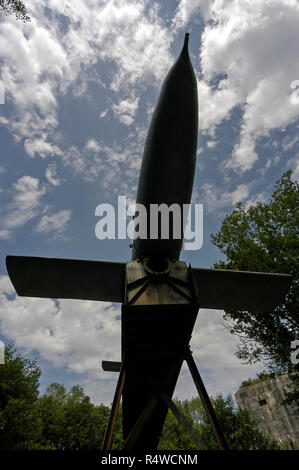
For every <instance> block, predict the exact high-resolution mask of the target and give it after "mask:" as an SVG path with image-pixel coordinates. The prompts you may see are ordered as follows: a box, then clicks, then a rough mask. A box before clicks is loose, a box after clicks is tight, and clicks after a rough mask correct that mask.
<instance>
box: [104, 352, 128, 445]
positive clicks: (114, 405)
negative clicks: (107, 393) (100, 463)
mask: <svg viewBox="0 0 299 470" xmlns="http://www.w3.org/2000/svg"><path fill="white" fill-rule="evenodd" d="M125 378H126V370H125V364H124V361H123V362H122V364H121V368H120V373H119V376H118V381H117V386H116V390H115V394H114V398H113V403H112V407H111V412H110V416H109V421H108V425H107V428H106V431H105V436H104V440H103V444H102V450H108V449H110V446H111V442H112V435H113V431H114V427H115V423H116V418H117V413H118V408H119V403H120V399H121V394H122V391H123V388H124V383H125Z"/></svg>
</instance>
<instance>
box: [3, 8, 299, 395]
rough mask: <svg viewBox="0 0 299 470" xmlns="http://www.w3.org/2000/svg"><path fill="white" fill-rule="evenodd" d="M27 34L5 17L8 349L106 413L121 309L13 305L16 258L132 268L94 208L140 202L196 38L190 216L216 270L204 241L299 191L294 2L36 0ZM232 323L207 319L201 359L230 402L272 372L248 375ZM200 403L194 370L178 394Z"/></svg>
mask: <svg viewBox="0 0 299 470" xmlns="http://www.w3.org/2000/svg"><path fill="white" fill-rule="evenodd" d="M26 5H28V11H29V14H30V16H31V18H32V21H31V22H30V23H27V24H23V23H21V22H20V21H16V20H15V19H14V18H13V17H5V16H1V17H0V21H1V27H0V57H1V58H0V80H1V83H2V84H4V91H5V102H4V103H3V104H0V139H1V150H0V156H1V157H0V158H1V159H0V200H1V206H0V246H1V258H0V270H1V271H0V274H1V277H0V339H2V340H3V341H4V342H5V343H8V342H14V343H15V345H16V346H17V347H18V348H20V349H22V351H24V352H25V353H26V354H27V355H28V356H29V357H37V358H38V361H39V363H40V365H41V367H42V370H43V376H42V380H41V385H42V387H41V390H44V387H45V386H46V385H47V384H49V383H51V382H53V381H58V382H61V383H64V384H65V385H67V386H70V385H72V384H77V383H80V384H81V385H83V386H84V387H85V390H86V392H87V393H88V394H90V396H91V398H92V400H94V401H95V402H100V403H101V402H104V403H110V402H111V400H112V396H113V391H114V387H115V383H116V379H117V377H115V375H114V374H111V373H110V374H109V373H107V372H103V371H102V370H101V366H100V364H101V361H102V360H103V359H104V360H119V358H120V321H119V313H120V306H119V305H117V304H109V303H103V302H101V303H100V302H84V301H73V300H59V301H56V300H53V299H29V298H20V297H17V296H15V293H14V289H13V287H12V285H11V283H10V281H9V279H8V276H7V272H6V268H5V256H6V255H7V254H23V255H33V256H53V257H65V258H81V259H102V260H111V261H118V260H120V261H127V260H130V248H129V243H130V240H129V239H127V240H103V241H100V240H98V239H97V238H96V236H95V225H96V222H97V218H96V217H95V209H96V207H97V205H98V204H101V203H111V204H113V205H115V206H116V202H117V196H118V195H125V196H126V197H127V199H128V201H129V202H131V201H134V198H135V195H136V188H137V182H138V174H139V168H140V164H141V157H142V152H143V146H144V141H145V137H146V132H147V129H148V126H149V123H150V119H151V114H152V111H153V108H154V106H155V103H156V100H157V97H158V94H159V90H160V87H161V83H162V81H163V78H164V76H165V74H166V73H167V71H168V69H169V67H170V66H171V65H172V63H173V62H174V60H175V59H176V57H177V55H178V53H179V51H180V49H181V47H182V44H183V38H184V34H185V32H190V41H189V51H190V56H191V60H192V63H193V66H194V69H195V72H196V75H197V79H198V99H199V136H198V155H197V167H196V175H195V183H194V189H193V202H197V203H202V204H203V207H204V241H203V247H202V248H201V249H200V250H198V251H186V252H182V259H183V260H185V261H188V262H191V264H192V265H193V266H201V267H210V266H211V265H212V264H213V263H215V262H216V261H218V260H219V259H220V253H219V251H218V250H217V249H216V248H215V247H213V245H212V244H211V243H210V241H209V235H210V234H211V233H215V232H216V231H217V230H218V229H219V227H220V224H221V220H222V219H223V217H224V216H225V214H227V213H229V212H230V211H231V210H232V209H233V207H234V204H235V203H236V202H237V201H242V202H243V203H244V205H245V206H246V207H248V206H249V205H250V204H254V203H255V202H257V201H264V200H267V198H268V197H269V195H270V194H271V192H272V189H273V185H274V184H275V182H276V181H277V180H278V179H279V178H280V176H281V175H282V174H283V172H284V171H286V170H287V169H289V168H291V169H292V170H293V178H298V175H299V165H298V155H299V152H298V141H299V138H298V115H299V97H298V91H296V86H297V85H299V82H298V84H297V85H296V80H299V63H298V43H299V5H298V2H297V1H296V0H279V1H278V0H267V1H263V2H261V1H258V0H251V1H247V0H239V1H237V0H231V1H221V0H201V1H198V0H181V1H179V0H172V1H148V0H131V1H129V0H105V1H95V0H86V1H84V2H82V1H78V0H72V1H67V0H65V1H58V0H48V1H46V0H45V1H40V0H38V1H37V0H31V1H26ZM222 313H223V312H221V311H212V310H200V311H199V315H198V320H197V323H196V326H195V329H194V334H193V337H192V343H191V345H192V350H193V352H194V356H195V359H196V360H197V362H198V365H199V368H200V371H201V373H202V376H203V379H204V381H205V383H206V386H207V389H208V391H209V393H210V394H216V393H219V392H223V393H233V392H235V391H236V390H237V388H238V386H239V385H240V383H241V381H242V380H244V379H246V378H247V377H249V376H254V375H255V374H256V372H258V371H260V370H262V369H263V368H264V366H263V364H256V365H254V366H246V365H243V364H242V363H241V362H240V361H239V360H238V359H236V357H235V356H234V352H235V350H236V345H237V338H235V337H232V336H231V335H230V334H229V333H228V332H227V331H225V329H224V326H223V322H222ZM175 394H176V396H178V397H179V398H182V399H183V398H189V397H191V396H192V395H195V394H196V391H195V389H194V387H193V384H192V380H191V378H190V377H189V373H188V371H187V369H186V368H185V367H184V368H183V370H182V373H181V376H180V378H179V382H178V385H177V389H176V392H175Z"/></svg>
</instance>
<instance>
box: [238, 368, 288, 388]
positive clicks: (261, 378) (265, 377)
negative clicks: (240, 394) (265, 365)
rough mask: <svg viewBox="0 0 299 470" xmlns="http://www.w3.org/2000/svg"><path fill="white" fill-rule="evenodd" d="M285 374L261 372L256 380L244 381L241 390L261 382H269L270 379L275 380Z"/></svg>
mask: <svg viewBox="0 0 299 470" xmlns="http://www.w3.org/2000/svg"><path fill="white" fill-rule="evenodd" d="M282 374H284V372H279V373H277V374H276V373H275V372H267V371H263V372H260V373H259V374H257V376H256V378H255V379H251V378H249V379H247V380H244V381H243V382H242V383H241V385H240V388H242V387H248V386H249V385H254V384H257V383H260V382H264V381H265V380H268V379H274V378H275V377H276V376H277V375H282Z"/></svg>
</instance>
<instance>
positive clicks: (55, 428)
mask: <svg viewBox="0 0 299 470" xmlns="http://www.w3.org/2000/svg"><path fill="white" fill-rule="evenodd" d="M36 409H37V410H38V414H39V416H40V418H41V422H42V435H43V437H44V439H45V440H46V441H48V442H50V443H51V445H53V446H54V447H55V449H57V450H78V449H80V450H91V449H100V448H101V444H102V440H103V436H104V431H105V426H106V423H107V420H108V417H109V408H108V407H105V406H103V405H100V406H96V405H94V404H92V403H91V402H90V399H89V397H88V396H87V395H85V393H84V391H83V388H82V387H80V386H78V385H76V386H74V387H72V388H71V389H70V391H67V390H66V389H65V387H64V386H63V385H60V384H57V383H54V384H51V385H50V386H49V387H48V388H47V390H46V392H45V394H44V395H43V396H41V397H40V398H39V399H38V401H37V403H36Z"/></svg>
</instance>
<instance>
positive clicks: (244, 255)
mask: <svg viewBox="0 0 299 470" xmlns="http://www.w3.org/2000/svg"><path fill="white" fill-rule="evenodd" d="M291 174H292V172H291V171H290V170H289V171H287V172H286V173H284V174H283V175H282V177H281V179H280V180H279V181H277V183H276V185H275V187H274V191H273V193H272V195H271V197H270V200H269V201H268V202H267V203H266V202H259V203H256V204H255V205H252V206H250V207H249V208H248V209H244V207H243V206H242V204H241V203H240V202H239V203H237V204H236V207H235V209H234V210H233V211H232V212H231V213H230V214H228V215H227V216H226V217H225V218H224V220H223V222H222V225H221V228H220V230H219V232H218V233H217V234H213V235H211V241H212V243H213V244H214V245H216V246H217V247H218V248H219V249H220V251H221V252H222V253H223V254H224V255H225V257H226V260H225V261H220V262H219V263H216V264H214V268H217V269H233V270H243V271H260V272H277V273H286V274H291V275H292V276H293V281H292V286H291V289H290V291H289V293H288V294H287V296H286V298H285V299H284V301H283V302H282V303H281V304H280V305H279V306H278V307H277V308H276V309H275V310H274V311H273V312H272V313H270V314H269V313H267V314H265V313H261V312H259V311H256V312H247V311H226V312H225V315H224V319H225V324H226V327H227V328H228V330H229V331H230V332H231V333H233V334H236V335H239V336H240V344H239V346H238V350H237V354H236V355H237V357H239V358H240V359H242V360H245V361H246V362H248V363H252V362H256V361H259V360H264V361H265V362H267V363H268V366H269V367H270V369H271V368H272V370H292V371H293V372H295V376H297V374H296V369H297V370H298V366H296V367H294V366H293V365H292V364H291V360H290V354H291V342H292V341H294V340H296V339H298V337H299V334H298V333H299V319H298V311H299V308H298V307H299V305H298V299H299V282H298V271H299V259H298V253H299V250H298V248H299V239H298V226H299V224H298V222H299V211H298V207H299V187H298V183H296V182H294V181H292V179H291ZM294 383H295V377H294ZM297 399H298V400H299V396H297Z"/></svg>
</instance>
